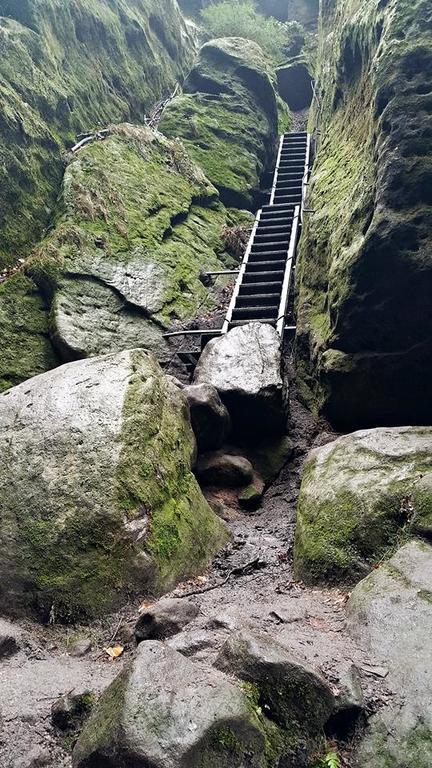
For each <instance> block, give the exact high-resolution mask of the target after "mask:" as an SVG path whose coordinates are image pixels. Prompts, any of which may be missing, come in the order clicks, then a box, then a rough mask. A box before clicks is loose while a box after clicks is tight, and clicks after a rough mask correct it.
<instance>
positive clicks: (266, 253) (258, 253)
mask: <svg viewBox="0 0 432 768" xmlns="http://www.w3.org/2000/svg"><path fill="white" fill-rule="evenodd" d="M286 252H287V249H286V248H276V249H274V250H268V251H261V250H257V251H255V250H254V248H252V250H251V252H250V254H249V258H250V257H251V256H259V257H260V258H263V257H264V256H280V258H281V259H282V258H285V255H286Z"/></svg>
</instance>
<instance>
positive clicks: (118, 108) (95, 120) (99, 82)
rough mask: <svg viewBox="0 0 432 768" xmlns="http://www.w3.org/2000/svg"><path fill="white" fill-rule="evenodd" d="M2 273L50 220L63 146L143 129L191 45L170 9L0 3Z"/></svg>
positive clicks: (152, 4) (46, 0)
mask: <svg viewBox="0 0 432 768" xmlns="http://www.w3.org/2000/svg"><path fill="white" fill-rule="evenodd" d="M0 47H1V59H0V81H1V89H0V115H1V118H0V264H1V263H2V261H6V260H7V261H11V260H13V258H14V257H15V256H17V255H22V250H23V249H26V248H27V246H28V244H29V243H32V242H35V241H36V240H37V239H38V237H39V236H40V233H41V231H42V228H43V227H45V226H46V224H47V222H48V220H49V209H50V208H51V207H52V206H53V204H54V202H55V199H56V196H57V194H58V190H59V187H60V183H61V178H62V173H63V162H62V158H61V153H62V150H63V149H64V147H65V146H66V147H70V146H72V145H73V144H74V143H75V141H76V135H77V134H78V133H80V132H82V131H86V130H91V129H93V128H94V127H101V126H102V127H104V126H105V125H106V124H107V123H109V122H121V121H124V120H130V119H131V120H136V121H137V122H138V121H140V120H142V119H143V118H144V116H145V114H146V113H147V112H148V111H149V110H150V108H151V106H152V105H153V104H154V103H155V102H156V101H157V100H158V99H160V98H163V97H164V96H166V95H167V94H168V92H169V91H170V90H171V89H172V88H173V86H174V84H175V82H176V80H177V79H178V78H181V79H182V78H183V76H184V74H185V72H186V71H187V69H188V68H189V67H190V64H191V61H192V56H193V51H194V43H193V39H192V37H191V35H190V33H189V32H188V28H187V27H186V25H185V22H184V19H183V18H182V16H181V14H180V12H179V8H178V6H177V3H176V2H175V0H166V1H165V2H164V3H163V5H162V4H161V3H159V2H158V1H157V0H112V1H111V2H109V3H106V2H105V0H87V2H85V3H83V2H81V1H80V0H20V1H19V2H17V1H16V0H0Z"/></svg>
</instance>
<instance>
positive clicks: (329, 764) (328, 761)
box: [312, 752, 342, 768]
mask: <svg viewBox="0 0 432 768" xmlns="http://www.w3.org/2000/svg"><path fill="white" fill-rule="evenodd" d="M312 768H342V763H341V759H340V757H339V755H338V754H337V753H336V752H327V754H326V755H325V756H324V757H322V758H321V759H320V760H318V761H316V762H315V763H314V764H313V766H312Z"/></svg>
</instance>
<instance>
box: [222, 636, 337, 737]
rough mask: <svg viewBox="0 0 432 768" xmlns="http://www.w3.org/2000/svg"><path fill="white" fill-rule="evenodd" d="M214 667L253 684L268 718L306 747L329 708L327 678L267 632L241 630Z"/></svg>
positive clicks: (324, 718)
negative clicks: (263, 633)
mask: <svg viewBox="0 0 432 768" xmlns="http://www.w3.org/2000/svg"><path fill="white" fill-rule="evenodd" d="M216 666H217V668H218V669H221V670H223V671H224V672H229V673H231V674H234V675H236V677H239V678H240V679H241V680H244V681H246V682H247V683H249V684H250V685H252V686H255V687H256V691H257V695H258V700H259V704H260V706H261V707H263V711H264V712H266V714H267V715H268V717H270V719H271V720H272V721H273V722H276V723H277V724H278V725H279V726H281V727H282V728H284V729H287V730H289V731H290V732H291V735H292V736H293V737H295V740H296V741H297V742H298V744H299V745H300V744H302V746H303V747H304V748H305V749H306V750H307V751H309V750H310V749H311V748H312V747H313V745H314V744H315V743H316V740H317V739H319V737H320V735H321V731H322V728H323V726H324V724H325V722H326V720H327V719H328V718H329V716H330V714H331V713H332V710H333V707H334V697H333V694H332V691H331V689H330V687H329V686H328V684H327V683H326V681H325V680H324V679H323V678H322V677H321V676H320V675H319V674H318V673H317V672H315V671H314V670H312V669H310V668H309V667H307V666H305V665H304V664H303V663H302V662H301V661H300V660H299V659H296V658H295V657H293V656H292V655H291V654H290V653H289V652H288V651H287V649H286V648H284V646H282V645H280V644H279V643H277V642H275V641H273V640H272V639H271V638H270V637H268V636H267V635H255V634H250V633H248V632H240V633H238V634H236V635H233V636H232V637H230V638H229V639H228V640H227V641H226V643H225V645H224V646H223V648H222V650H221V652H220V654H219V656H218V658H217V661H216Z"/></svg>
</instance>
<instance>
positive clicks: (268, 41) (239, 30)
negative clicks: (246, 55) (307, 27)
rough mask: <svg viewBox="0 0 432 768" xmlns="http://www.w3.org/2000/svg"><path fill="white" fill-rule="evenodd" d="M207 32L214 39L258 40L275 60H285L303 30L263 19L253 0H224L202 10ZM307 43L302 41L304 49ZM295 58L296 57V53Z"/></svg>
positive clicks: (293, 25)
mask: <svg viewBox="0 0 432 768" xmlns="http://www.w3.org/2000/svg"><path fill="white" fill-rule="evenodd" d="M201 17H202V20H203V25H204V27H205V30H206V32H207V33H208V34H209V35H210V37H244V38H246V39H248V40H254V41H255V42H256V43H258V44H259V45H260V46H261V48H262V49H263V50H264V51H265V52H266V53H267V54H268V55H269V56H270V57H271V58H272V59H274V60H275V61H277V62H281V61H283V60H284V59H285V58H286V57H287V55H290V49H291V47H292V45H293V43H294V45H296V44H297V45H298V38H299V35H300V37H301V31H302V27H301V26H300V25H299V24H297V23H295V22H293V23H291V24H290V23H283V22H280V21H277V19H274V18H273V17H271V16H263V15H262V14H261V13H259V12H258V11H257V9H256V7H255V3H254V2H252V0H222V2H215V3H212V4H211V5H209V6H208V7H206V8H203V10H202V11H201ZM303 43H304V37H303V38H302V40H301V43H300V48H301V46H302V44H303ZM291 55H293V54H292V53H291ZM294 55H295V54H294Z"/></svg>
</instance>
